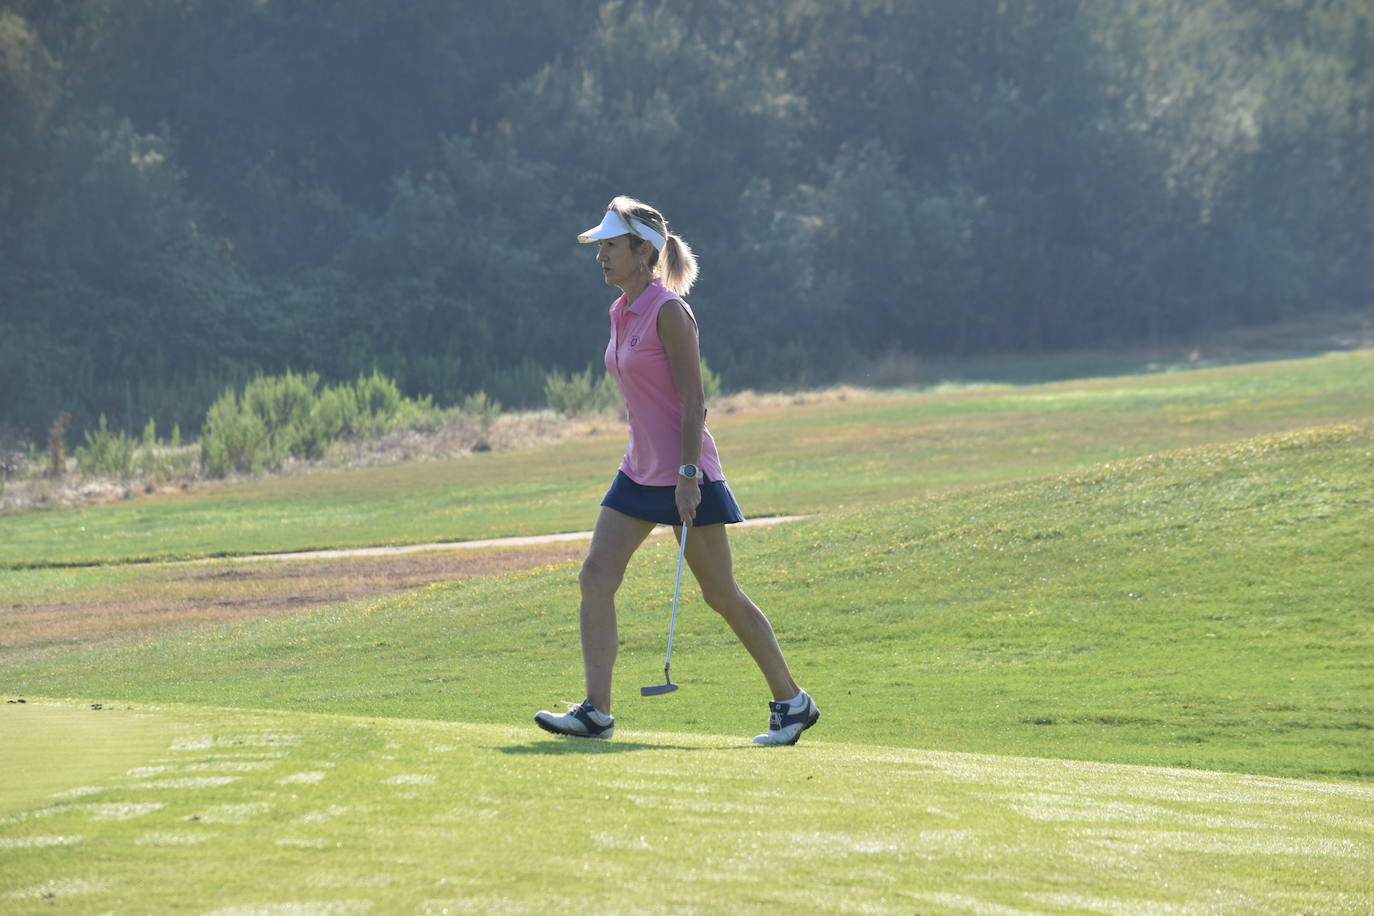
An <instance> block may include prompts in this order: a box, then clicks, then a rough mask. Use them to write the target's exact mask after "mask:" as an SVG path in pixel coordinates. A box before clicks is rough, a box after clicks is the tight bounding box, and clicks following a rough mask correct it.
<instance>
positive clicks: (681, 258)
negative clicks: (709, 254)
mask: <svg viewBox="0 0 1374 916" xmlns="http://www.w3.org/2000/svg"><path fill="white" fill-rule="evenodd" d="M606 209H608V210H614V211H615V212H616V213H618V214H620V218H621V219H623V220H624V221H625V224H626V225H627V226H628V225H631V223H630V220H631V219H637V220H639V221H640V222H642V223H644V225H646V226H648V227H649V228H650V229H653V230H654V231H655V232H657V233H659V234H660V235H662V236H663V238H664V239H665V240H666V241H665V242H664V244H663V251H662V252H659V251H657V250H655V251H654V253H653V254H652V255H651V256H650V257H649V269H650V270H651V271H653V272H654V273H656V274H659V275H660V276H662V278H663V285H664V286H666V287H668V289H670V290H672V291H673V292H675V293H677V294H678V295H679V296H685V295H687V293H688V291H689V290H691V288H692V284H693V283H695V282H696V279H697V256H696V255H695V254H693V253H692V246H690V245H688V244H687V242H686V240H685V239H683V238H682V237H681V236H677V235H673V234H672V233H671V232H669V231H668V221H667V220H666V219H664V218H663V214H662V213H659V212H658V210H656V209H654V208H653V207H651V206H649V205H648V204H646V203H644V202H642V201H638V200H635V199H634V198H633V197H625V196H624V195H621V196H620V197H617V198H616V199H615V200H612V201H611V203H610V206H608V207H607V208H606ZM630 244H631V245H632V246H633V247H634V248H636V249H638V248H639V246H640V245H646V244H649V243H648V242H645V241H644V240H643V239H637V238H634V237H631V241H630ZM660 265H661V266H660Z"/></svg>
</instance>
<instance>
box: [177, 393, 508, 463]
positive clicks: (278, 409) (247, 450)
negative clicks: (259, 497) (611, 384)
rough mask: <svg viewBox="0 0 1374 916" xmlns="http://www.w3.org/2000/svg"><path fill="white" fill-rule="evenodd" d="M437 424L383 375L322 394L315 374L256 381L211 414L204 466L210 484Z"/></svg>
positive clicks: (426, 402) (432, 413) (424, 402)
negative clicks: (350, 442) (343, 444)
mask: <svg viewBox="0 0 1374 916" xmlns="http://www.w3.org/2000/svg"><path fill="white" fill-rule="evenodd" d="M494 406H495V408H496V410H498V411H499V410H500V405H494ZM437 422H438V412H437V411H436V410H435V408H434V405H433V403H432V402H431V401H430V399H429V398H421V399H418V400H412V399H410V398H407V397H405V396H404V395H402V394H401V390H400V388H398V387H397V386H396V383H395V382H394V381H392V380H391V379H390V378H388V377H387V376H385V375H382V374H381V373H380V372H373V373H372V374H371V375H370V376H363V375H360V376H359V377H358V380H357V381H356V382H354V383H353V384H347V383H345V384H341V385H334V386H326V387H324V388H321V387H320V377H319V375H318V374H317V373H314V372H308V373H305V374H302V375H297V374H296V373H294V372H288V373H286V374H285V375H281V376H258V377H257V378H255V379H253V381H251V382H249V383H248V385H247V386H246V387H245V388H244V390H243V395H242V397H241V398H240V397H239V396H237V395H236V394H235V392H233V391H226V392H225V393H224V394H223V395H222V396H221V397H220V399H219V400H218V401H216V402H215V403H214V404H213V405H212V406H211V407H210V411H209V413H207V414H206V419H205V430H204V432H203V433H202V435H201V464H202V466H203V468H204V471H205V473H206V475H207V476H210V477H223V476H224V475H226V474H228V473H230V472H231V471H237V472H239V473H244V474H254V473H258V472H260V471H265V470H277V469H278V468H280V467H281V466H282V464H283V462H285V461H286V459H287V458H288V457H296V458H309V459H320V458H323V457H324V456H325V453H326V452H327V451H328V449H329V446H330V444H332V443H334V442H337V441H338V440H340V439H345V438H349V437H356V436H363V437H367V438H375V437H377V436H380V435H383V434H384V433H387V432H390V431H391V430H393V429H396V428H397V427H399V426H401V425H402V424H404V423H412V424H420V423H437Z"/></svg>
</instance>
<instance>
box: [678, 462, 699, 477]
mask: <svg viewBox="0 0 1374 916" xmlns="http://www.w3.org/2000/svg"><path fill="white" fill-rule="evenodd" d="M677 472H678V473H679V474H681V475H682V476H683V477H686V478H688V479H689V480H700V479H701V478H703V477H705V476H706V475H705V474H703V473H702V472H701V468H699V467H697V466H696V465H695V464H684V465H683V466H682V467H680V468H678V469H677Z"/></svg>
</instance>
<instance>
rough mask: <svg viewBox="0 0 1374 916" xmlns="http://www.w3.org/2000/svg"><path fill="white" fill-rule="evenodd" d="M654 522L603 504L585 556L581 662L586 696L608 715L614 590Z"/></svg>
mask: <svg viewBox="0 0 1374 916" xmlns="http://www.w3.org/2000/svg"><path fill="white" fill-rule="evenodd" d="M653 530H654V525H653V523H652V522H645V521H641V520H639V519H637V518H631V517H630V516H628V515H625V514H624V513H621V512H617V511H615V510H614V509H610V508H607V507H605V506H602V507H601V515H600V516H598V517H597V520H596V528H595V529H594V530H593V531H592V546H591V548H590V549H589V550H588V551H587V558H586V559H585V560H583V561H582V571H581V573H580V574H579V576H578V584H579V585H580V586H581V589H582V606H581V611H580V614H579V618H580V622H581V628H582V665H583V668H584V671H585V676H586V682H587V699H588V700H591V703H592V705H593V706H595V707H596V708H597V709H599V710H601V711H602V712H604V713H606V714H607V715H609V714H610V712H611V673H612V670H613V669H614V668H615V656H616V650H617V648H618V647H619V644H620V636H619V633H618V631H617V628H616V617H615V593H616V591H617V590H618V589H619V588H620V583H621V582H622V581H624V579H625V568H626V567H627V566H628V565H629V564H630V557H632V556H633V555H634V552H635V551H636V550H637V549H639V545H640V544H642V543H644V539H645V538H646V537H648V536H649V532H651V531H653Z"/></svg>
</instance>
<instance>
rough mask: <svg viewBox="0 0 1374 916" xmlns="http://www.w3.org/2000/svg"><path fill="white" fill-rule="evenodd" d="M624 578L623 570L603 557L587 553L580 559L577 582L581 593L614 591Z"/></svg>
mask: <svg viewBox="0 0 1374 916" xmlns="http://www.w3.org/2000/svg"><path fill="white" fill-rule="evenodd" d="M624 578H625V570H624V569H623V568H619V567H617V566H616V564H613V563H607V562H606V561H605V560H604V559H602V558H601V557H599V556H597V555H596V554H594V553H589V554H587V557H586V559H584V560H583V561H582V568H581V569H580V570H579V571H578V574H577V584H578V585H579V586H580V587H581V589H582V593H583V594H606V593H608V592H615V591H616V590H617V589H618V588H620V583H621V581H622V580H623V579H624Z"/></svg>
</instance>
